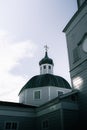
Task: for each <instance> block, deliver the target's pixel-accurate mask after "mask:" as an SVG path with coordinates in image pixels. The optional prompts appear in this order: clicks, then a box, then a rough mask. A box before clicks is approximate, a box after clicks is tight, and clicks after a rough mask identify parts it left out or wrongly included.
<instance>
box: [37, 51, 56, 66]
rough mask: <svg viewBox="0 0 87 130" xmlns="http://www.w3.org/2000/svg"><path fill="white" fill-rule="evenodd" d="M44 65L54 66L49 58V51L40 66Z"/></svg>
mask: <svg viewBox="0 0 87 130" xmlns="http://www.w3.org/2000/svg"><path fill="white" fill-rule="evenodd" d="M42 64H52V65H54V64H53V60H52V59H51V58H49V57H48V54H47V51H46V52H45V57H44V58H43V59H42V60H41V61H40V62H39V65H42Z"/></svg>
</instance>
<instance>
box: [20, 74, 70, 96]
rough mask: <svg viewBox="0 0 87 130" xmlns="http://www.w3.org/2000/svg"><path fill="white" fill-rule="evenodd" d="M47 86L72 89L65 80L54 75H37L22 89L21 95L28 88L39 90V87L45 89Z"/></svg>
mask: <svg viewBox="0 0 87 130" xmlns="http://www.w3.org/2000/svg"><path fill="white" fill-rule="evenodd" d="M45 86H52V87H61V88H66V89H71V87H70V85H69V83H68V82H67V81H66V80H65V79H64V78H62V77H60V76H56V75H53V74H43V75H36V76H34V77H32V78H31V79H30V80H29V81H28V82H27V83H26V84H25V86H24V87H23V88H22V89H21V91H20V93H21V92H22V91H23V90H25V89H28V88H38V87H45ZM20 93H19V94H20Z"/></svg>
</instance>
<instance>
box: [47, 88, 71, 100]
mask: <svg viewBox="0 0 87 130" xmlns="http://www.w3.org/2000/svg"><path fill="white" fill-rule="evenodd" d="M49 90H50V100H52V99H54V98H56V97H58V96H59V95H58V92H63V94H65V93H68V92H71V91H72V90H71V89H66V88H61V87H52V86H51V87H49Z"/></svg>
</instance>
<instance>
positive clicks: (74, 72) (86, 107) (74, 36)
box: [64, 1, 87, 129]
mask: <svg viewBox="0 0 87 130" xmlns="http://www.w3.org/2000/svg"><path fill="white" fill-rule="evenodd" d="M79 2H80V1H79ZM82 2H84V1H82ZM80 6H81V5H80ZM64 32H65V33H66V39H67V48H68V56H69V64H70V75H71V82H72V86H73V89H79V95H78V103H79V119H80V122H81V127H82V128H81V127H80V128H81V129H83V128H84V127H86V129H87V125H86V122H87V101H86V100H87V52H84V50H83V42H84V38H85V36H86V35H87V2H86V1H85V2H84V3H83V4H82V7H81V8H79V9H78V11H77V12H76V14H75V15H74V16H73V17H72V19H71V20H70V22H69V23H68V24H67V26H66V27H65V29H64Z"/></svg>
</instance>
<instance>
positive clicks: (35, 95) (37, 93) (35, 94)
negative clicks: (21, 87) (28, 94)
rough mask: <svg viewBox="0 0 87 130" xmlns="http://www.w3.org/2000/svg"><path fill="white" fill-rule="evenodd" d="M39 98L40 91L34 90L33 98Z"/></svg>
mask: <svg viewBox="0 0 87 130" xmlns="http://www.w3.org/2000/svg"><path fill="white" fill-rule="evenodd" d="M40 98H41V94H40V91H35V92H34V99H40Z"/></svg>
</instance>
